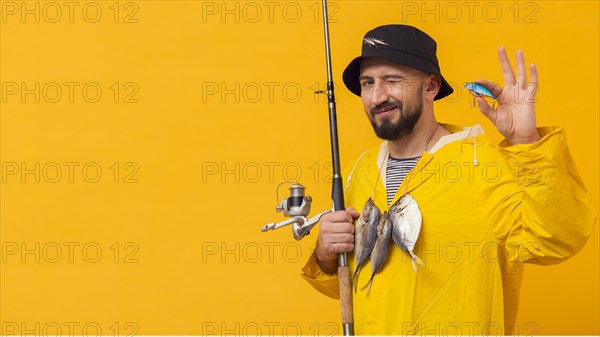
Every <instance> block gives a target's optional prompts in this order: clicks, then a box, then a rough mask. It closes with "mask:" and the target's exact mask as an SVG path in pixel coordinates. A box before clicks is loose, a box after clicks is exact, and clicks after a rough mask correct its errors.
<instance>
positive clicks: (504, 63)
mask: <svg viewBox="0 0 600 337" xmlns="http://www.w3.org/2000/svg"><path fill="white" fill-rule="evenodd" d="M498 58H499V59H500V67H501V68H502V77H503V78H504V87H508V86H511V85H513V84H515V73H514V72H513V68H512V66H511V65H510V61H509V60H508V56H506V49H504V47H500V48H498Z"/></svg>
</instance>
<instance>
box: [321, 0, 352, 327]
mask: <svg viewBox="0 0 600 337" xmlns="http://www.w3.org/2000/svg"><path fill="white" fill-rule="evenodd" d="M323 31H324V35H325V57H326V62H327V105H328V107H329V135H330V139H331V162H332V163H333V165H332V166H333V181H332V191H331V199H332V200H333V210H334V211H340V210H344V209H345V206H344V189H343V183H342V173H341V169H340V150H339V145H338V132H337V113H336V107H335V95H334V92H333V89H334V87H333V76H332V75H331V73H332V71H331V47H330V42H329V18H328V16H327V0H323ZM338 279H339V286H340V308H341V311H342V329H343V331H344V336H353V335H354V317H353V308H352V282H351V281H350V267H348V256H347V254H346V253H340V254H339V256H338Z"/></svg>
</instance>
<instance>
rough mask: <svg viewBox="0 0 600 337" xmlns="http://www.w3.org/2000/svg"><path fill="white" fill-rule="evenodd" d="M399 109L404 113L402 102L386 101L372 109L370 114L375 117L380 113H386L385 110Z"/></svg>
mask: <svg viewBox="0 0 600 337" xmlns="http://www.w3.org/2000/svg"><path fill="white" fill-rule="evenodd" d="M395 107H398V109H400V111H402V102H400V101H396V102H391V101H386V102H383V103H381V104H378V105H376V106H374V107H372V108H371V109H370V110H369V113H370V114H371V116H375V114H376V113H378V112H380V111H385V110H389V109H392V108H395Z"/></svg>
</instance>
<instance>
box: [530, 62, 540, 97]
mask: <svg viewBox="0 0 600 337" xmlns="http://www.w3.org/2000/svg"><path fill="white" fill-rule="evenodd" d="M529 75H530V83H532V84H533V85H532V86H533V90H534V91H533V92H534V93H536V92H537V88H538V71H537V67H536V66H535V64H533V63H531V64H529Z"/></svg>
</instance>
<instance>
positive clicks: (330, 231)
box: [320, 222, 354, 235]
mask: <svg viewBox="0 0 600 337" xmlns="http://www.w3.org/2000/svg"><path fill="white" fill-rule="evenodd" d="M320 232H321V233H323V234H325V235H335V234H339V233H348V234H353V233H354V225H352V223H348V222H323V223H321V227H320Z"/></svg>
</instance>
